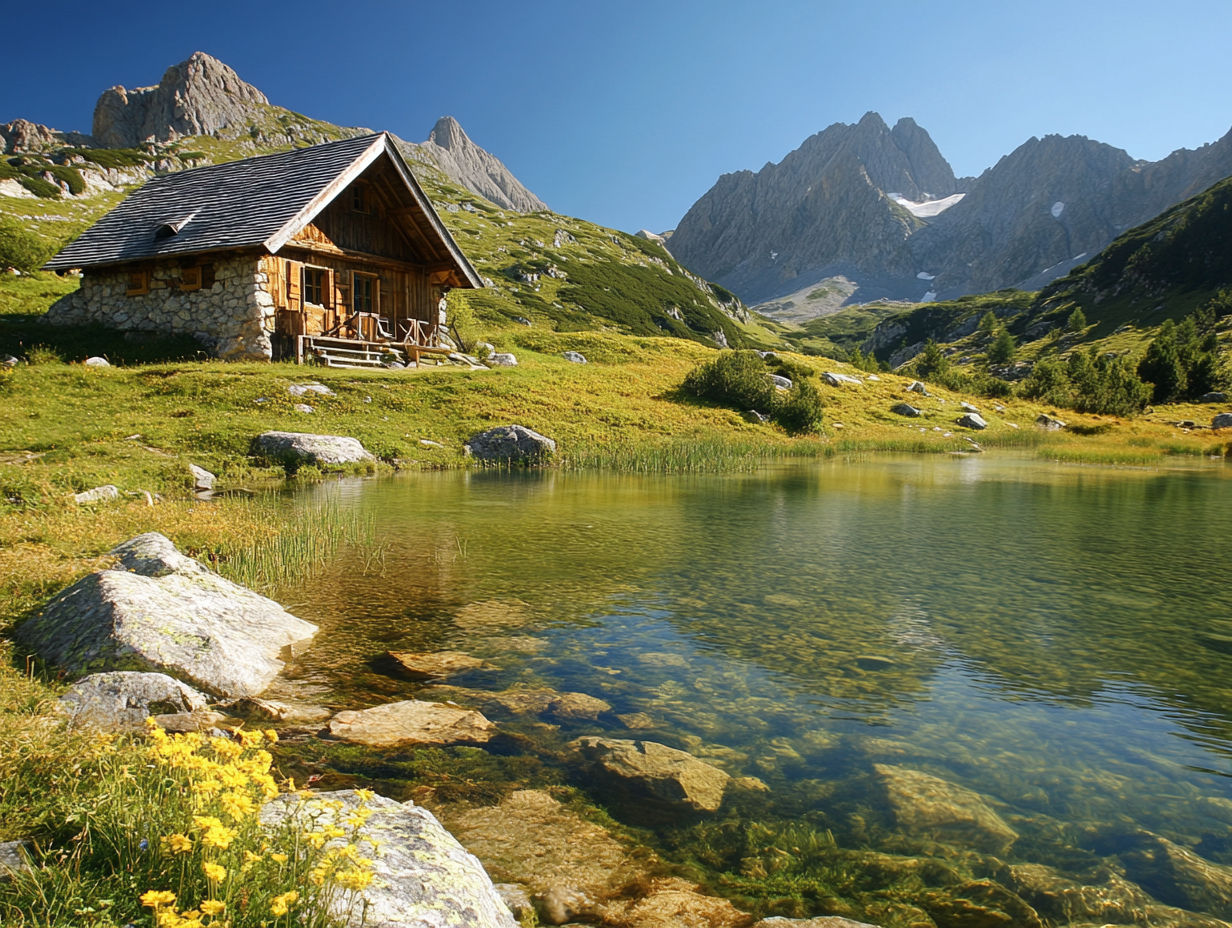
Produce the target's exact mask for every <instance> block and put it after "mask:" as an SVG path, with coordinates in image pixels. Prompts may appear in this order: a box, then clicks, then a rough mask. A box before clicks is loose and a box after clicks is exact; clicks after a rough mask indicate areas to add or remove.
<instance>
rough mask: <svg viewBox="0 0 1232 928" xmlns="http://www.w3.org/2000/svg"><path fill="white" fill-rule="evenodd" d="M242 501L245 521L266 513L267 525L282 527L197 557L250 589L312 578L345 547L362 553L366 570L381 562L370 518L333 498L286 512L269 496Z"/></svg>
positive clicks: (261, 589)
mask: <svg viewBox="0 0 1232 928" xmlns="http://www.w3.org/2000/svg"><path fill="white" fill-rule="evenodd" d="M240 505H246V506H248V507H250V511H249V512H246V513H245V516H246V517H247V518H248V519H252V520H257V521H259V520H261V517H262V515H263V514H267V515H268V519H269V524H271V525H279V526H280V527H279V529H278V531H277V532H275V533H274V534H272V535H270V536H268V537H264V538H257V539H254V540H252V541H249V542H248V543H246V544H244V545H243V546H241V547H236V548H233V549H231V550H228V551H226V552H203V553H202V555H201V560H203V561H205V562H206V563H207V564H209V566H211V567H213V568H214V569H215V570H217V571H218V572H219V573H220V574H222V575H223V576H224V577H226V578H227V579H228V580H233V581H234V582H236V583H239V584H241V585H243V586H246V587H248V588H249V589H253V590H257V591H259V592H263V593H269V592H272V591H274V590H277V589H285V588H287V587H289V586H292V585H293V584H296V583H300V582H303V581H305V580H311V579H313V578H314V577H316V576H319V575H320V573H321V571H322V570H323V569H324V568H325V567H326V565H327V564H329V563H330V562H332V561H334V560H335V559H337V557H338V556H339V554H340V553H342V552H343V551H344V550H347V549H352V550H355V551H357V552H358V553H359V554H360V555H361V556H362V557H363V559H364V564H365V570H368V569H372V567H373V565H379V564H380V563H382V562H383V557H382V555H383V549H382V548H381V546H379V545H378V544H377V542H376V525H375V522H374V520H373V518H372V516H371V515H365V514H363V513H361V512H360V511H359V510H357V509H354V508H349V507H344V506H343V505H341V504H340V503H339V502H338V501H337V500H326V501H323V502H317V503H312V504H310V505H307V506H302V507H297V508H294V509H292V511H291V512H290V513H287V512H286V511H279V508H278V507H276V504H274V503H272V502H271V501H268V500H261V499H254V500H251V501H248V502H247V503H241V504H240ZM286 505H287V504H285V503H284V504H283V506H284V507H285V506H286Z"/></svg>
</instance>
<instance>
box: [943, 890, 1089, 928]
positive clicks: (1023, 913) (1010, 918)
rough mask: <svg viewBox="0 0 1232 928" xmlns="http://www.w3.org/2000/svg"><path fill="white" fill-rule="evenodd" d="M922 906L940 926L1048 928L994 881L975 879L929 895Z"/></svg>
mask: <svg viewBox="0 0 1232 928" xmlns="http://www.w3.org/2000/svg"><path fill="white" fill-rule="evenodd" d="M921 904H922V905H923V906H924V908H925V909H926V910H927V912H928V914H929V915H931V916H932V918H933V921H935V922H936V923H937V924H938V925H954V926H972V928H976V926H978V928H995V926H996V928H1000V926H1004V928H1010V926H1012V928H1044V924H1043V922H1041V921H1040V917H1039V915H1038V913H1036V911H1035V910H1034V909H1033V908H1031V906H1029V905H1027V903H1026V902H1024V901H1023V900H1022V899H1021V898H1020V897H1019V896H1017V895H1015V894H1014V893H1012V892H1010V891H1009V890H1008V889H1006V888H1005V887H1004V886H1002V885H1001V884H999V883H995V882H993V881H992V880H973V881H972V882H970V883H964V884H962V885H960V886H955V887H953V888H952V889H944V890H940V891H937V892H930V893H925V894H924V897H923V899H922V900H921ZM1066 920H1067V921H1068V919H1066Z"/></svg>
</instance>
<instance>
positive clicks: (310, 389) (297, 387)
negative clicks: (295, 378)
mask: <svg viewBox="0 0 1232 928" xmlns="http://www.w3.org/2000/svg"><path fill="white" fill-rule="evenodd" d="M287 392H288V393H290V394H291V395H292V396H304V395H305V394H308V393H319V394H320V395H321V396H337V395H338V394H336V393H334V391H333V390H331V389H330V388H329V387H327V386H325V385H323V384H319V383H293V384H291V385H290V386H289V387H287Z"/></svg>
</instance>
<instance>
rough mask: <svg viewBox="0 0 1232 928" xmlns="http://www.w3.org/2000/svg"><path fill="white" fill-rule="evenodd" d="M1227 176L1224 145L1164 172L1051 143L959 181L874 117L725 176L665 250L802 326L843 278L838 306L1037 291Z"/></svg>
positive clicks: (1102, 150)
mask: <svg viewBox="0 0 1232 928" xmlns="http://www.w3.org/2000/svg"><path fill="white" fill-rule="evenodd" d="M1229 174H1232V132H1229V133H1228V134H1227V135H1225V136H1224V137H1223V138H1222V139H1220V140H1219V141H1217V142H1214V143H1212V144H1210V145H1204V146H1203V147H1201V148H1199V149H1196V150H1194V151H1188V150H1185V149H1181V150H1179V151H1176V152H1173V153H1172V154H1171V155H1169V156H1168V157H1167V158H1164V159H1162V160H1161V161H1157V162H1147V161H1138V160H1135V159H1134V158H1132V157H1131V156H1130V155H1129V154H1127V153H1126V152H1124V151H1122V150H1120V149H1118V148H1114V147H1113V146H1111V145H1105V144H1103V143H1101V142H1097V141H1093V140H1091V139H1088V138H1085V137H1083V136H1077V135H1075V136H1068V137H1061V136H1059V135H1049V136H1045V137H1044V138H1042V139H1040V138H1031V139H1029V140H1028V141H1027V142H1025V143H1023V144H1022V145H1020V146H1019V147H1018V148H1017V149H1015V150H1014V151H1013V152H1012V153H1010V154H1009V155H1006V156H1005V157H1004V158H1002V159H1001V160H1000V161H999V162H997V164H996V165H995V166H994V167H992V168H989V169H988V170H987V171H985V172H984V173H983V174H982V175H980V177H978V178H955V177H954V175H953V172H952V171H951V170H950V168H949V165H948V164H947V163H946V162H945V160H944V158H942V157H941V155H940V153H939V152H938V151H937V148H936V146H935V145H934V144H933V142H932V139H931V138H929V137H928V133H927V132H925V131H924V130H923V129H922V128H920V127H919V126H918V125H916V123H915V122H914V121H913V120H910V119H902V120H900V121H899V122H898V124H897V125H895V127H894V128H893V129H892V130H891V129H888V128H887V127H886V125H885V123H884V122H882V121H881V118H880V117H879V116H877V114H876V113H870V114H868V115H866V116H865V117H864V118H863V119H862V120H860V122H859V123H858V124H857V125H855V126H848V125H844V124H841V123H838V124H835V125H833V126H831V127H830V128H828V129H826V130H825V131H823V132H821V133H818V134H817V135H815V136H812V137H811V138H809V139H807V140H806V141H805V142H804V144H803V145H801V146H800V148H798V149H797V150H796V151H793V152H791V153H790V154H789V155H787V157H786V158H784V159H783V160H782V161H781V162H780V163H779V164H777V165H776V164H768V165H766V167H764V168H763V169H762V170H761V171H759V172H758V173H757V174H753V173H752V172H749V171H743V172H739V173H736V174H725V175H723V176H722V177H721V178H719V181H718V182H717V183H716V184H715V186H714V187H713V188H711V190H710V191H708V192H707V193H706V194H705V195H704V196H703V197H702V198H701V199H700V200H698V201H697V203H695V204H694V205H693V207H692V208H691V209H690V210H689V212H688V214H687V215H686V216H685V217H684V219H682V220H681V222H680V225H679V227H678V228H677V230H676V232H675V234H674V235H673V236H672V238H671V240H670V242H669V243H668V247H669V248H670V250H671V251H672V253H673V254H674V255H675V256H676V257H677V258H678V259H679V260H680V261H681V263H683V264H685V265H686V266H687V267H689V268H691V269H692V270H694V271H697V272H700V273H702V274H703V275H704V276H706V277H708V278H709V279H711V280H715V281H716V282H718V283H720V284H722V285H723V286H725V287H727V288H728V289H730V290H732V291H734V292H735V293H736V294H738V295H739V296H740V297H742V298H743V299H744V300H745V301H746V302H749V303H765V302H767V301H770V300H773V299H776V298H786V297H788V295H789V294H791V295H792V296H791V297H790V299H789V300H787V301H786V302H784V301H783V300H781V299H780V300H779V302H778V303H776V304H775V305H773V306H768V307H766V311H768V312H770V313H771V314H773V315H780V316H784V317H786V316H787V314H790V318H791V319H792V320H793V321H796V322H800V321H804V320H806V319H808V318H813V317H814V316H816V315H822V314H826V313H829V312H834V311H836V310H837V308H838V307H837V306H834V305H831V304H832V303H833V301H828V302H827V301H825V300H818V301H817V305H816V306H811V305H805V306H803V307H801V306H798V305H796V304H799V303H800V302H801V300H800V299H798V298H797V296H798V295H801V294H803V295H807V296H809V297H810V299H811V297H812V295H813V293H814V292H817V293H820V292H821V291H820V290H817V291H814V289H813V288H814V287H820V288H824V287H825V286H826V285H827V284H828V282H829V281H830V280H831V279H834V278H837V277H839V276H840V275H841V276H843V277H845V278H846V279H845V280H844V281H843V282H844V284H848V285H849V284H854V288H851V287H850V286H848V287H845V288H844V291H846V290H848V289H850V290H851V292H850V293H847V292H844V294H843V301H844V302H845V303H851V302H867V301H869V300H875V299H879V298H883V297H888V298H891V299H905V300H912V301H927V300H930V299H936V298H939V299H947V298H951V297H956V296H959V295H962V294H964V293H977V292H985V291H989V290H997V289H1001V288H1003V287H1012V286H1018V287H1023V288H1026V289H1039V288H1040V287H1042V286H1044V285H1046V284H1047V283H1049V282H1050V281H1051V280H1054V279H1056V278H1058V277H1060V276H1063V275H1064V274H1066V273H1068V272H1069V270H1070V269H1071V268H1073V267H1075V266H1076V265H1078V264H1081V263H1082V262H1083V261H1085V260H1087V259H1089V258H1091V257H1092V256H1094V255H1095V254H1097V253H1098V252H1100V251H1101V250H1102V249H1103V248H1105V247H1107V245H1108V244H1109V243H1110V242H1111V241H1112V240H1113V239H1114V238H1116V236H1118V235H1120V234H1121V233H1122V232H1124V231H1125V230H1127V229H1129V228H1131V227H1133V226H1136V225H1139V224H1141V223H1143V222H1146V221H1148V220H1150V219H1151V218H1152V217H1154V216H1156V215H1158V214H1159V213H1160V212H1161V211H1163V210H1165V209H1168V208H1170V207H1171V206H1173V205H1175V204H1176V203H1179V202H1181V201H1182V200H1184V199H1185V198H1187V197H1190V196H1193V195H1195V194H1197V193H1199V192H1201V191H1203V190H1205V189H1207V188H1208V187H1209V186H1210V185H1212V184H1214V183H1216V182H1218V181H1219V180H1221V179H1222V178H1224V177H1227V176H1228V175H1229ZM823 281H825V282H827V284H823ZM805 302H806V303H807V302H808V301H807V300H806V301H805Z"/></svg>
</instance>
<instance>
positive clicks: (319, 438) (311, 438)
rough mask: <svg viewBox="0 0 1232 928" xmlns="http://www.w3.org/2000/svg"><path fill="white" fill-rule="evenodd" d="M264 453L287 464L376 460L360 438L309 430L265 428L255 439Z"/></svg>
mask: <svg viewBox="0 0 1232 928" xmlns="http://www.w3.org/2000/svg"><path fill="white" fill-rule="evenodd" d="M253 445H254V447H255V448H256V450H257V451H259V452H260V453H261V454H264V455H265V456H266V457H267V458H270V459H271V460H274V461H280V462H282V463H284V464H360V463H363V462H364V461H375V460H376V458H374V457H373V456H372V455H371V454H369V453H368V452H367V451H365V450H364V446H363V445H361V444H360V443H359V440H358V439H356V438H347V437H346V436H344V435H310V434H308V433H307V432H262V433H261V434H260V435H258V436H257V438H256V441H254V442H253Z"/></svg>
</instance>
